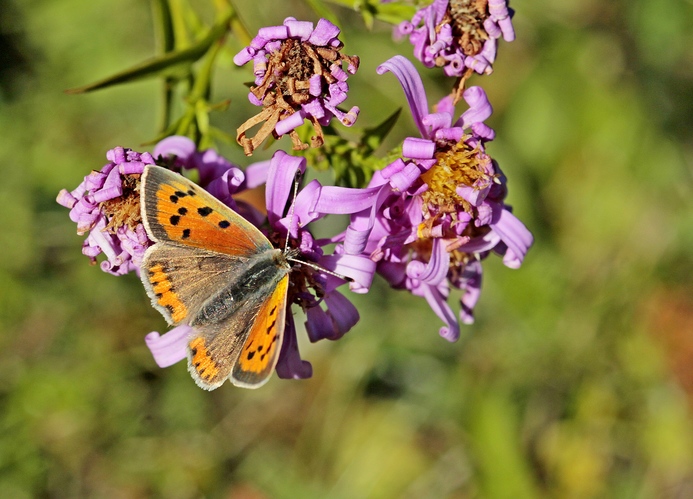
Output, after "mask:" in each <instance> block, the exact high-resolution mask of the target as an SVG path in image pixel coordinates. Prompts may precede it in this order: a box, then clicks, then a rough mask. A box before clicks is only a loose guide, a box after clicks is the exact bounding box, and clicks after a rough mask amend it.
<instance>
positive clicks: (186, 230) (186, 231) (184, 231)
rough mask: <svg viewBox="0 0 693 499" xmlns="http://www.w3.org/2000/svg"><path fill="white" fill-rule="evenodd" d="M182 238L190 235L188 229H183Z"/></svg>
mask: <svg viewBox="0 0 693 499" xmlns="http://www.w3.org/2000/svg"><path fill="white" fill-rule="evenodd" d="M181 237H182V238H183V239H187V238H189V237H190V229H183V235H182V236H181Z"/></svg>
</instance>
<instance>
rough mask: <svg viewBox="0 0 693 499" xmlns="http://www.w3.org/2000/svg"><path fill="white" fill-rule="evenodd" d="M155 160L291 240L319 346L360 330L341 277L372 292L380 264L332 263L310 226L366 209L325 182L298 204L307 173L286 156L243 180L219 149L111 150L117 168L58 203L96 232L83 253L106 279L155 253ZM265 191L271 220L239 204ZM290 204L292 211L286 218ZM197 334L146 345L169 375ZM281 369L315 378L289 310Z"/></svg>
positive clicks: (167, 144)
mask: <svg viewBox="0 0 693 499" xmlns="http://www.w3.org/2000/svg"><path fill="white" fill-rule="evenodd" d="M154 157H156V158H157V162H158V163H160V164H165V165H167V166H169V167H170V168H172V169H174V170H183V171H186V170H193V171H195V172H196V173H197V175H198V177H199V184H200V186H201V187H203V188H205V189H206V190H207V191H208V192H209V193H210V194H212V195H213V196H215V197H216V198H218V199H219V200H220V201H222V202H223V203H224V204H226V205H227V206H229V207H231V208H232V209H234V210H235V211H237V212H238V213H240V214H241V215H243V216H244V217H245V218H247V219H248V220H250V221H251V222H253V223H255V224H256V225H257V226H258V227H259V228H261V229H262V230H263V232H265V234H266V236H267V237H268V239H269V240H270V241H272V242H273V243H274V244H275V245H276V246H277V247H283V245H284V244H286V242H287V240H288V244H289V247H290V248H292V249H293V250H295V252H296V254H297V258H298V259H299V260H303V261H305V262H308V264H307V265H298V266H297V267H296V268H295V269H294V270H293V271H292V272H291V274H290V281H291V286H290V293H289V297H288V302H289V304H295V305H298V306H299V307H301V309H302V310H303V311H304V312H305V313H306V317H307V321H306V330H307V332H308V336H309V339H310V340H311V341H318V340H321V339H331V340H335V339H338V338H341V337H342V336H343V335H344V334H345V333H346V332H348V331H349V330H350V329H351V328H352V327H353V326H354V325H355V324H356V323H357V322H358V320H359V314H358V311H357V310H356V308H355V307H354V305H353V304H352V303H351V302H350V301H349V300H348V299H347V298H346V297H345V296H344V295H343V294H342V293H340V292H339V291H338V290H337V288H338V287H340V286H341V285H343V284H345V283H346V281H345V280H344V279H341V278H339V277H337V276H344V277H346V278H348V279H349V280H350V284H349V287H350V289H351V290H352V291H354V292H357V293H363V292H366V291H368V289H369V287H370V284H371V281H372V279H373V275H374V273H375V263H374V262H373V261H372V260H370V259H369V258H368V257H367V256H365V255H354V254H347V253H346V252H344V251H343V249H342V248H340V247H337V249H335V250H334V251H333V252H332V253H331V254H326V252H325V250H324V248H325V246H326V245H328V244H331V243H332V241H331V240H329V239H320V240H318V239H315V238H313V236H312V234H311V232H310V230H309V229H308V226H309V224H310V223H312V222H314V221H316V220H319V219H320V218H323V217H324V216H325V215H327V214H330V213H338V214H349V213H350V212H349V211H345V209H346V210H349V209H355V210H361V209H363V208H364V203H363V201H361V202H357V203H355V204H354V203H353V202H351V200H352V198H353V193H352V192H351V191H350V190H348V189H340V188H338V187H332V186H322V185H321V184H320V182H318V181H317V180H313V181H312V182H310V183H308V184H307V185H306V186H305V187H304V188H303V189H301V190H300V191H299V192H298V193H297V195H296V197H295V199H294V200H292V199H290V196H291V192H292V189H293V188H294V179H295V178H296V175H297V173H298V172H304V171H305V168H306V160H305V159H304V158H299V157H295V156H290V155H288V154H286V153H285V152H283V151H277V152H276V153H275V154H274V156H273V158H272V159H271V160H270V161H263V162H258V163H255V164H253V165H250V166H248V167H247V168H246V169H245V171H243V170H241V169H239V168H238V167H237V166H235V165H233V164H232V163H230V162H229V161H228V160H226V159H225V158H224V157H222V156H221V155H219V154H218V153H217V152H216V151H215V150H213V149H208V150H206V151H198V150H197V149H196V146H195V143H194V142H193V141H192V140H190V139H188V138H186V137H177V136H173V137H168V138H166V139H164V140H162V141H161V142H159V143H158V144H157V146H156V147H155V149H154V155H153V156H152V155H151V154H149V153H142V154H140V153H137V152H134V151H131V150H129V149H123V148H120V147H118V148H115V149H113V150H112V151H109V152H108V158H109V159H110V160H111V163H109V164H107V165H106V166H105V167H104V168H103V169H102V170H101V171H100V172H92V173H91V174H90V175H88V176H87V177H86V178H85V180H84V182H83V183H82V184H80V186H79V187H78V188H77V189H75V190H74V191H72V192H71V193H70V192H68V191H66V190H62V191H60V194H59V195H58V202H59V203H60V204H62V205H64V206H66V207H68V208H71V212H70V216H71V218H72V219H73V220H74V221H75V222H77V224H78V232H79V233H80V234H82V233H85V232H87V231H89V236H88V237H87V240H86V241H85V243H84V250H83V252H84V253H85V254H86V255H88V256H90V257H91V258H92V260H94V261H95V258H96V256H97V255H98V254H100V253H102V252H103V253H105V254H106V256H107V260H105V261H103V262H102V264H101V267H102V268H103V269H104V270H105V271H108V272H110V273H113V274H116V275H122V274H125V273H127V272H130V271H135V272H137V273H139V264H140V262H141V260H142V256H143V254H144V251H145V249H146V248H147V247H149V246H150V245H151V244H152V241H150V240H149V239H148V237H147V233H146V231H145V229H144V227H143V225H142V219H141V216H140V208H139V204H140V199H139V178H140V175H141V174H142V172H143V171H144V168H145V166H146V165H147V164H155V161H154V159H153V158H154ZM263 184H264V185H265V186H266V188H265V189H266V193H265V196H266V214H264V213H261V212H259V211H258V210H257V209H255V208H253V207H252V206H251V205H249V204H247V203H244V202H242V201H239V200H237V199H236V198H235V196H236V195H237V194H239V193H241V192H243V191H244V190H246V189H250V188H254V187H258V186H261V185H263ZM287 203H289V204H293V208H292V210H291V211H290V212H288V213H287V212H286V206H287ZM287 233H288V237H287ZM133 241H136V242H133ZM311 263H312V264H314V265H310V264H311ZM321 269H328V270H329V271H331V273H330V274H328V273H326V272H324V271H323V270H321ZM190 331H191V328H190V327H189V326H187V325H179V326H177V327H175V328H173V329H172V330H171V331H169V332H168V333H166V334H165V335H163V336H162V335H159V333H156V332H153V333H150V334H149V335H147V337H146V338H145V341H146V343H147V345H148V347H149V348H150V350H151V351H152V354H153V355H154V358H155V360H156V362H157V364H158V365H159V366H161V367H166V366H169V365H172V364H174V363H176V362H178V361H180V360H182V359H184V358H185V357H186V347H187V343H188V340H189V336H190ZM276 370H277V373H278V374H279V376H280V377H284V378H306V377H310V376H311V374H312V368H311V365H310V363H308V362H306V361H303V360H301V358H300V355H299V352H298V346H297V340H296V327H295V324H294V319H293V313H292V312H291V310H290V307H289V309H288V310H287V315H286V326H285V330H284V341H283V343H282V350H281V352H280V357H279V362H278V364H277V367H276Z"/></svg>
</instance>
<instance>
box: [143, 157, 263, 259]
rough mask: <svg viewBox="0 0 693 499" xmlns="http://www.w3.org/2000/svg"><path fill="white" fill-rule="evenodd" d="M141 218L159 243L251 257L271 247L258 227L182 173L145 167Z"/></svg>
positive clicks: (149, 232) (158, 167)
mask: <svg viewBox="0 0 693 499" xmlns="http://www.w3.org/2000/svg"><path fill="white" fill-rule="evenodd" d="M141 201H142V220H143V222H144V225H145V228H146V229H147V233H148V234H149V235H150V236H151V237H153V238H154V240H155V241H158V242H174V243H178V244H183V245H185V246H193V247H196V248H202V249H205V250H209V251H216V252H218V253H226V254H230V255H234V256H237V255H240V256H250V255H252V254H255V253H257V252H259V251H265V250H268V249H272V245H271V244H270V242H269V241H268V240H267V238H266V237H265V236H264V235H263V234H262V232H260V230H259V229H258V228H257V227H255V226H254V225H253V224H251V223H250V222H248V221H247V220H246V219H244V218H243V217H241V216H240V215H239V214H238V213H236V212H234V211H233V210H232V209H231V208H229V207H228V206H226V205H224V204H223V203H222V202H221V201H219V200H218V199H216V198H215V197H214V196H212V195H211V194H209V193H207V192H206V191H205V190H204V189H202V188H200V187H199V186H197V185H195V184H194V183H192V182H191V181H190V180H188V179H187V178H185V177H183V176H182V175H178V174H176V173H173V172H171V171H170V170H167V169H165V168H161V167H160V166H148V167H147V168H146V169H145V171H144V174H143V175H142V187H141Z"/></svg>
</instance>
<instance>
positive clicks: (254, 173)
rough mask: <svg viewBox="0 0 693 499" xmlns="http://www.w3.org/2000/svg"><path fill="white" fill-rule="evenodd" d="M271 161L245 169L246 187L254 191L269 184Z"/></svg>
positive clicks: (258, 163) (254, 164) (257, 163)
mask: <svg viewBox="0 0 693 499" xmlns="http://www.w3.org/2000/svg"><path fill="white" fill-rule="evenodd" d="M270 163H271V160H269V159H268V160H265V161H258V162H256V163H253V164H252V165H249V166H248V168H246V169H245V172H244V173H245V186H246V187H247V188H248V189H254V188H255V187H259V186H261V185H262V184H264V183H266V182H267V175H268V174H269V169H270Z"/></svg>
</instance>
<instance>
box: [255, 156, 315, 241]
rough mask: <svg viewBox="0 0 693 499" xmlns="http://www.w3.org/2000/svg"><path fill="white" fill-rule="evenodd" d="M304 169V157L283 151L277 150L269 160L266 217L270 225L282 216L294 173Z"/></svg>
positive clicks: (292, 183)
mask: <svg viewBox="0 0 693 499" xmlns="http://www.w3.org/2000/svg"><path fill="white" fill-rule="evenodd" d="M305 169H306V160H305V158H299V157H297V156H290V155H288V154H286V153H285V152H284V151H281V150H280V151H277V152H275V153H274V156H272V159H271V160H270V168H269V172H268V177H267V190H266V193H265V196H266V197H267V219H268V220H269V223H270V225H271V226H273V227H274V226H275V224H276V223H277V222H278V221H279V220H280V219H281V218H283V216H284V208H285V207H286V202H287V200H288V199H289V195H290V193H291V190H292V188H293V185H294V179H295V178H296V173H297V172H299V171H301V172H304V171H305Z"/></svg>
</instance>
